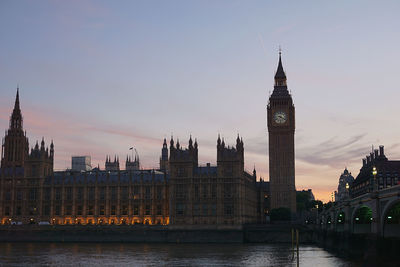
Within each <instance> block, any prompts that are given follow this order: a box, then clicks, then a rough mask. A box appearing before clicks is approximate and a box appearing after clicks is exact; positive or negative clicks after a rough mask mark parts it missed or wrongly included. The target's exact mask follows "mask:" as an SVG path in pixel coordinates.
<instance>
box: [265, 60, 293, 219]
mask: <svg viewBox="0 0 400 267" xmlns="http://www.w3.org/2000/svg"><path fill="white" fill-rule="evenodd" d="M267 110H268V134H269V181H270V194H271V198H270V199H271V209H276V208H281V207H285V208H289V209H290V210H291V212H292V213H295V212H296V187H295V178H294V177H295V171H294V131H295V110H294V105H293V100H292V96H291V95H290V93H289V91H288V89H287V85H286V74H285V72H284V71H283V67H282V60H281V52H279V64H278V69H277V71H276V74H275V86H274V91H273V93H272V95H271V96H270V98H269V103H268V107H267Z"/></svg>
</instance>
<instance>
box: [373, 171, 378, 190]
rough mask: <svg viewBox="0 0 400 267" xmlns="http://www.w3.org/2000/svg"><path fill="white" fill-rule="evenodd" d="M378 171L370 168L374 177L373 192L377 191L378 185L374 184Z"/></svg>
mask: <svg viewBox="0 0 400 267" xmlns="http://www.w3.org/2000/svg"><path fill="white" fill-rule="evenodd" d="M377 173H378V171H377V170H376V167H375V166H374V167H372V175H373V176H374V191H378V183H377V182H376V175H377Z"/></svg>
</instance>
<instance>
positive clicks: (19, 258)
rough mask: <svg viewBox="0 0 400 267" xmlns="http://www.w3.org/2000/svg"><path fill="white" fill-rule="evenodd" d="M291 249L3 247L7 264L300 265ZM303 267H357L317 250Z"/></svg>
mask: <svg viewBox="0 0 400 267" xmlns="http://www.w3.org/2000/svg"><path fill="white" fill-rule="evenodd" d="M290 249H291V247H290V245H270V244H261V245H260V244H113V243H109V244H99V243H96V244H90V243H71V244H68V243H64V244H62V243H3V244H0V265H6V266H21V265H32V266H43V265H47V266H72V265H77V266H96V265H97V266H296V260H295V259H294V260H292V253H291V251H290ZM300 266H327V267H329V266H343V267H353V266H357V265H356V264H355V263H351V262H348V261H346V260H343V259H340V258H337V257H335V256H333V255H332V254H330V253H328V252H326V251H324V250H322V249H320V248H318V247H314V246H301V247H300Z"/></svg>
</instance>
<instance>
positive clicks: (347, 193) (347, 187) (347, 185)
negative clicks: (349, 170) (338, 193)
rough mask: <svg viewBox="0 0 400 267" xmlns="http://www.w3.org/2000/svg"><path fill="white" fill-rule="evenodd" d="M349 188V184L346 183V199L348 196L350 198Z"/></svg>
mask: <svg viewBox="0 0 400 267" xmlns="http://www.w3.org/2000/svg"><path fill="white" fill-rule="evenodd" d="M349 188H350V185H349V183H346V197H347V198H349V196H350V194H349Z"/></svg>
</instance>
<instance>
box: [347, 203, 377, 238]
mask: <svg viewBox="0 0 400 267" xmlns="http://www.w3.org/2000/svg"><path fill="white" fill-rule="evenodd" d="M372 218H373V209H372V207H370V206H369V205H365V204H363V205H359V206H357V207H356V208H355V209H354V210H353V213H352V216H351V231H352V232H353V233H355V234H360V233H371V225H372Z"/></svg>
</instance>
